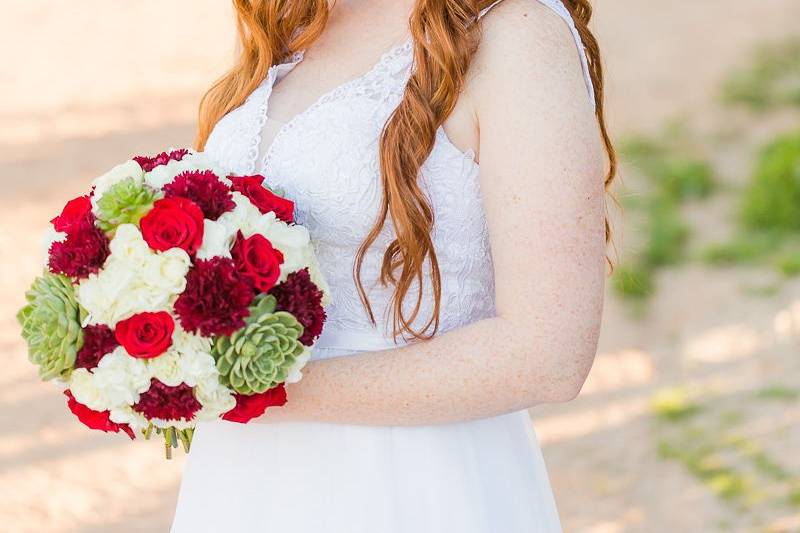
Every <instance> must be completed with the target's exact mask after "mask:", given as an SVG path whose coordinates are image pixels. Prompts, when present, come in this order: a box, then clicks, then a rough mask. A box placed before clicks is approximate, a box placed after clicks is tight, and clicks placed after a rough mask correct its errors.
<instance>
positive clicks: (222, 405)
mask: <svg viewBox="0 0 800 533" xmlns="http://www.w3.org/2000/svg"><path fill="white" fill-rule="evenodd" d="M195 397H196V398H197V401H199V402H200V404H201V405H202V406H203V408H202V409H200V410H199V411H198V412H197V414H196V415H195V418H197V420H215V419H217V418H219V416H220V415H222V414H223V413H226V412H228V411H230V410H231V409H233V408H234V407H236V397H235V396H234V395H233V393H232V392H231V391H230V390H229V389H228V388H226V387H225V386H223V385H222V384H220V382H219V376H218V375H217V374H214V375H212V376H208V377H206V378H205V379H203V380H202V381H200V382H199V383H198V384H197V388H196V389H195Z"/></svg>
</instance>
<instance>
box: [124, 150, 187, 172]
mask: <svg viewBox="0 0 800 533" xmlns="http://www.w3.org/2000/svg"><path fill="white" fill-rule="evenodd" d="M188 154H189V150H187V149H186V148H181V149H180V150H172V151H171V152H161V153H160V154H158V155H155V156H153V157H148V156H146V155H137V156H136V157H134V158H133V160H134V161H136V162H137V163H139V166H140V167H142V170H144V171H145V172H150V171H151V170H153V169H154V168H156V167H160V166H161V165H166V164H167V163H169V162H170V161H180V160H181V159H183V158H184V157H185V156H187V155H188Z"/></svg>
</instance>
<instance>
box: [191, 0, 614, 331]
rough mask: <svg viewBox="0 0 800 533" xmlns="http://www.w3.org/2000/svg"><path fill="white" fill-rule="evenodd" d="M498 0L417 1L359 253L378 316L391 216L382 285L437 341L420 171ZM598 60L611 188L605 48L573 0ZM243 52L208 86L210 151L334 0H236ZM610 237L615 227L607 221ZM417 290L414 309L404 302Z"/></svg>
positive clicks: (437, 292) (429, 216)
mask: <svg viewBox="0 0 800 533" xmlns="http://www.w3.org/2000/svg"><path fill="white" fill-rule="evenodd" d="M490 4H492V0H417V2H416V4H415V6H414V10H413V12H412V14H411V18H410V19H409V27H410V31H411V35H412V38H413V41H414V71H413V72H412V74H411V77H410V79H409V81H408V85H407V86H406V89H405V93H404V94H403V98H402V101H401V102H400V104H399V105H398V107H397V108H396V109H395V111H394V113H393V114H392V115H391V117H390V118H389V120H388V121H387V123H386V125H385V126H384V128H383V132H382V133H381V138H380V166H381V183H382V189H383V197H382V200H381V209H380V213H379V216H378V219H377V220H376V221H375V224H374V226H373V227H372V230H371V231H370V232H369V233H368V234H367V235H366V236H365V238H364V242H363V243H362V245H361V247H360V248H359V250H358V254H357V255H356V262H355V265H354V266H353V267H354V277H355V280H356V283H357V286H358V290H359V294H360V296H361V300H362V302H363V303H364V307H365V309H366V310H367V312H368V313H369V316H370V318H371V319H372V320H373V322H374V321H375V318H374V314H373V310H372V306H371V305H370V302H369V299H368V298H367V294H366V291H365V290H364V287H363V285H362V283H361V266H362V264H363V261H364V255H365V253H366V251H367V249H368V248H369V247H370V246H371V245H372V244H373V243H374V242H375V239H376V238H377V237H378V235H379V233H380V231H381V228H383V226H384V224H386V221H387V218H391V222H392V225H393V227H394V229H395V234H396V238H395V239H394V240H393V241H392V242H391V243H390V245H389V247H388V248H387V250H386V252H385V253H384V256H383V264H382V267H381V276H380V281H381V282H382V283H383V284H386V285H393V286H394V295H393V298H392V303H391V305H392V309H391V316H392V320H393V331H394V334H395V335H405V336H410V337H414V338H428V337H430V336H432V335H433V334H435V332H436V330H437V328H438V326H439V312H440V303H441V275H440V273H439V265H438V261H437V259H436V250H435V249H434V246H433V241H432V237H431V230H432V228H433V217H434V213H433V209H432V207H431V205H430V202H429V201H428V199H427V197H426V196H425V194H424V193H423V191H422V189H421V188H420V186H419V183H418V180H417V177H418V175H419V170H420V168H421V166H422V164H423V163H424V162H425V160H426V159H427V158H428V156H429V155H430V153H431V150H432V149H433V145H434V142H435V141H436V131H437V130H438V128H439V126H441V125H442V124H443V123H444V121H445V120H446V119H447V118H448V116H449V115H450V113H451V112H452V111H453V108H454V107H455V105H456V102H457V100H458V97H459V94H460V93H461V89H462V88H463V86H464V81H465V79H466V75H467V71H468V70H469V67H470V63H471V62H472V58H473V56H474V54H475V50H476V49H477V46H478V43H479V41H480V25H479V24H475V23H474V22H475V19H476V18H477V16H478V13H479V12H480V10H481V9H483V8H484V7H487V6H488V5H490ZM564 5H565V6H566V7H567V9H568V10H569V11H570V13H571V14H572V16H573V19H574V20H575V25H576V27H577V29H578V33H579V34H580V36H581V39H582V40H583V45H584V49H585V51H586V55H587V57H588V60H589V72H590V74H591V78H592V82H593V84H594V92H595V95H594V96H595V102H596V114H597V121H598V124H599V128H600V134H601V137H602V140H603V143H604V145H605V149H606V152H607V154H608V160H609V170H608V174H607V175H606V178H605V184H606V188H608V187H609V186H610V184H611V182H612V180H613V179H614V175H615V173H616V156H615V153H614V148H613V146H612V144H611V140H610V138H609V135H608V131H607V129H606V123H605V116H604V109H603V70H602V64H601V61H600V50H599V47H598V45H597V41H596V39H595V38H594V35H593V34H592V32H591V31H590V30H589V26H588V24H589V20H590V19H591V16H592V8H591V5H590V3H589V1H588V0H565V1H564ZM233 6H234V9H235V10H236V20H237V22H236V24H237V29H238V34H239V42H240V49H241V53H240V54H239V57H238V59H237V61H236V63H235V64H234V66H233V67H232V68H231V69H230V70H229V71H228V72H227V73H226V74H225V75H224V76H223V77H222V78H220V79H219V80H218V81H217V82H216V83H214V85H213V86H212V87H211V88H210V89H209V90H208V92H207V93H206V94H205V96H204V97H203V99H202V101H201V103H200V117H199V129H198V134H197V141H196V145H197V148H198V149H200V150H202V149H203V147H204V146H205V143H206V140H207V139H208V136H209V134H210V133H211V130H212V129H213V128H214V125H215V124H216V123H217V122H218V121H219V120H220V119H221V118H222V117H223V116H225V114H227V113H228V112H230V111H231V110H233V109H235V108H236V107H238V106H240V105H241V104H242V103H243V102H244V100H245V99H246V98H247V96H248V95H249V94H250V93H251V92H252V91H253V90H255V88H256V87H257V86H258V85H259V83H261V80H263V79H264V77H265V76H266V75H267V71H268V70H269V68H270V67H271V66H272V65H274V64H276V63H279V62H280V61H282V60H283V59H284V58H286V57H287V56H289V55H291V54H292V53H294V52H298V51H300V50H304V49H306V48H307V47H308V46H309V45H310V44H311V43H312V42H314V41H315V40H316V39H317V37H319V35H320V34H321V33H322V31H323V30H324V28H325V24H326V22H327V20H328V13H329V9H330V8H329V5H328V0H291V1H286V0H233ZM605 228H606V240H607V241H608V240H610V238H611V231H610V225H609V222H608V219H606V221H605ZM426 263H427V264H428V266H429V269H428V273H429V275H430V280H429V283H430V284H431V290H432V293H433V299H434V302H433V303H434V308H433V312H432V313H431V316H429V317H426V318H425V319H424V320H423V323H422V325H416V323H417V321H418V320H417V319H418V318H419V314H420V310H421V308H422V301H423V287H424V285H425V282H426V279H425V274H426V269H425V265H426ZM412 287H415V289H414V291H413V292H414V294H413V297H414V298H415V299H414V305H413V306H412V307H411V309H410V311H407V310H406V309H405V308H404V305H403V302H404V301H405V300H406V297H407V296H408V293H409V292H410V291H411V290H412Z"/></svg>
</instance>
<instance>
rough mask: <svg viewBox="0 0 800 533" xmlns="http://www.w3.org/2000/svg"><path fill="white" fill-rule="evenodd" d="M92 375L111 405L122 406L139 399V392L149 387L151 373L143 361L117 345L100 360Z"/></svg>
mask: <svg viewBox="0 0 800 533" xmlns="http://www.w3.org/2000/svg"><path fill="white" fill-rule="evenodd" d="M92 377H93V381H94V384H95V386H96V387H97V388H98V389H99V390H100V391H101V392H102V393H103V394H104V395H105V396H106V398H108V401H109V402H110V404H111V405H114V406H122V405H133V404H135V403H136V402H138V401H139V394H141V393H142V392H145V391H146V390H147V389H149V388H150V379H151V378H152V374H151V372H150V370H149V369H148V368H147V365H146V364H145V362H144V361H142V360H141V359H137V358H135V357H131V356H130V355H128V352H126V351H125V349H124V348H123V347H121V346H118V347H117V348H116V349H115V350H114V351H113V352H111V353H110V354H107V355H106V356H104V357H103V358H102V359H101V360H100V362H99V363H98V365H97V368H95V369H94V371H93V374H92Z"/></svg>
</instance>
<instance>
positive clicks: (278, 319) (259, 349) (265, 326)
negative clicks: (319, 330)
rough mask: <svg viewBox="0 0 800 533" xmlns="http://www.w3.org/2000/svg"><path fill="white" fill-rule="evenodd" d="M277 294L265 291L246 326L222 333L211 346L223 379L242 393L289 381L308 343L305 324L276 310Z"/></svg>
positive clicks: (252, 307) (226, 384)
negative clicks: (303, 340) (302, 340)
mask: <svg viewBox="0 0 800 533" xmlns="http://www.w3.org/2000/svg"><path fill="white" fill-rule="evenodd" d="M275 305H276V301H275V297H274V296H271V295H266V296H264V295H261V296H258V297H257V299H256V303H255V304H254V305H253V306H251V307H250V316H249V317H248V318H247V320H246V322H245V326H244V327H243V328H242V329H240V330H238V331H236V332H235V333H233V335H231V336H230V337H218V338H217V340H216V341H215V342H214V346H213V348H212V350H211V353H212V355H213V356H214V359H215V360H216V361H217V369H218V370H219V373H220V382H221V383H222V384H223V385H225V386H226V387H230V388H231V389H233V390H235V391H236V392H238V393H241V394H257V393H262V392H264V391H266V390H267V389H271V388H273V387H274V386H276V385H278V384H279V383H283V382H284V381H286V377H287V375H288V371H289V369H290V368H291V367H292V365H293V364H294V363H295V361H296V360H297V358H298V357H299V356H300V355H301V354H302V353H303V350H304V349H305V347H304V346H303V345H302V344H301V343H300V341H299V340H298V339H299V338H300V336H302V334H303V326H302V325H301V324H300V323H299V322H298V321H297V319H296V318H295V317H294V316H292V315H291V314H290V313H287V312H285V311H278V312H275Z"/></svg>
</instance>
